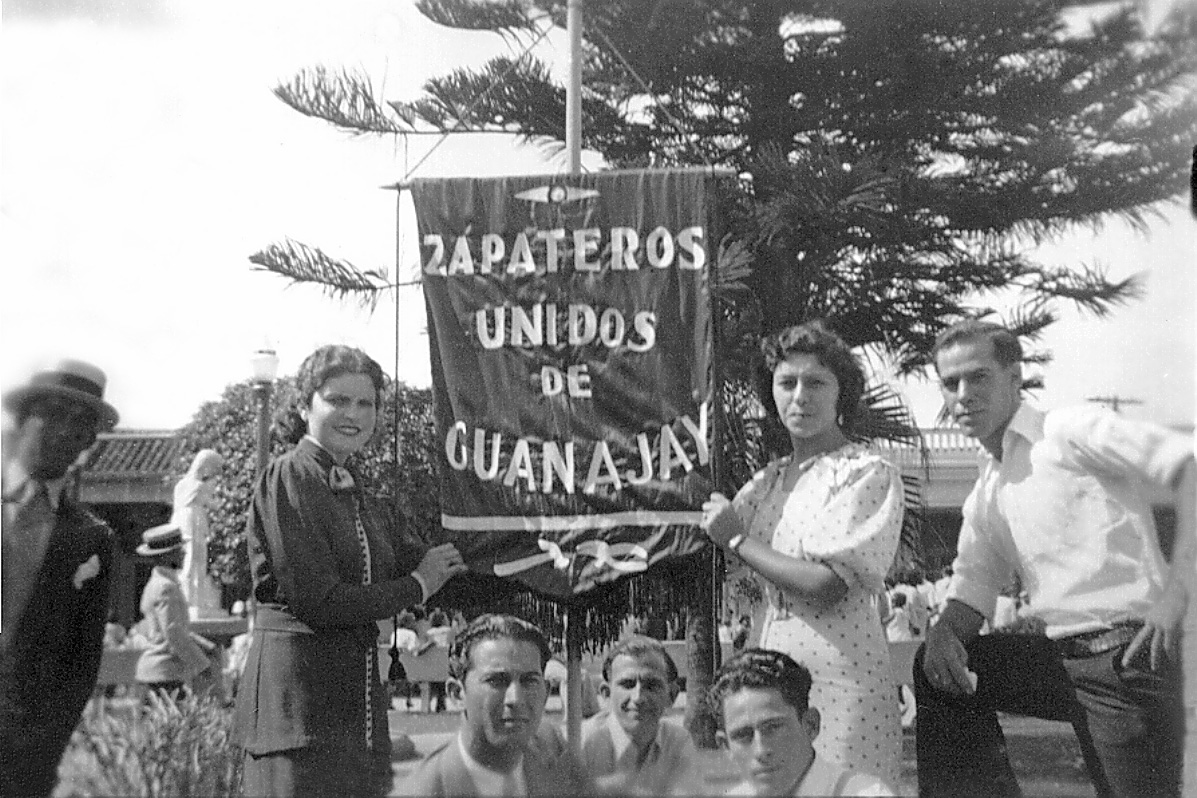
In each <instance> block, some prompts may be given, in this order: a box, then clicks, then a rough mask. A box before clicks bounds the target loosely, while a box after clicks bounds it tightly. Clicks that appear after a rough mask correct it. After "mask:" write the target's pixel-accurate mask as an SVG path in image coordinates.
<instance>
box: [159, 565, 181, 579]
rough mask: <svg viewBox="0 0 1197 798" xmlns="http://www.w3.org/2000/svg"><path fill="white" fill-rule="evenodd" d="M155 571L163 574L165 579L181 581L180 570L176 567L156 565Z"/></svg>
mask: <svg viewBox="0 0 1197 798" xmlns="http://www.w3.org/2000/svg"><path fill="white" fill-rule="evenodd" d="M154 573H156V574H158V575H160V576H162V577H163V578H164V579H169V580H170V581H172V582H178V581H179V572H178V571H177V570H175V569H174V568H167V567H166V566H165V565H155V566H154Z"/></svg>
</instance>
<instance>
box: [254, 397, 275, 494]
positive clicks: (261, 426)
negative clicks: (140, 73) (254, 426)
mask: <svg viewBox="0 0 1197 798" xmlns="http://www.w3.org/2000/svg"><path fill="white" fill-rule="evenodd" d="M273 387H274V386H273V385H271V384H270V383H269V382H255V383H254V398H255V399H257V402H258V447H257V456H258V460H257V469H256V470H255V472H254V476H255V477H256V478H261V476H262V472H264V471H265V470H266V461H267V460H268V459H269V458H270V394H271V390H272V388H273Z"/></svg>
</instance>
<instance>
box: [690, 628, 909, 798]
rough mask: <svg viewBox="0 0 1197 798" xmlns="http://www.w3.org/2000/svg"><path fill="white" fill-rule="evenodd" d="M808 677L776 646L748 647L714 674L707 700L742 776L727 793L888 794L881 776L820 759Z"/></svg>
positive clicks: (718, 735) (816, 713)
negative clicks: (856, 771) (848, 769)
mask: <svg viewBox="0 0 1197 798" xmlns="http://www.w3.org/2000/svg"><path fill="white" fill-rule="evenodd" d="M810 687H811V677H810V671H808V670H807V669H806V668H805V667H803V666H802V665H799V664H798V663H797V662H795V661H794V660H793V659H791V658H790V657H789V656H788V655H786V654H783V653H781V652H780V651H767V650H764V649H759V648H750V649H748V650H747V651H745V652H743V653H742V654H739V655H737V656H736V657H734V658H732V659H731V660H729V661H728V662H727V663H725V664H724V665H723V667H722V668H720V669H719V672H718V673H717V674H715V684H714V685H713V686H712V687H711V691H710V694H709V698H708V701H709V703H710V707H711V711H712V712H713V713H714V714H715V720H716V724H717V726H718V729H719V731H718V732H716V739H718V741H719V743H720V745H722V746H724V747H726V748H727V750H728V752H729V753H730V754H731V758H732V761H733V762H734V763H735V765H736V767H737V769H738V770H739V771H740V777H741V778H742V779H743V780H742V781H741V782H740V783H739V784H737V785H736V786H734V787H733V788H732V789H731V790H730V791H728V793H727V795H754V796H764V795H775V796H815V795H818V796H842V795H873V796H892V795H896V793H895V792H894V791H893V790H892V789H891V788H890V786H889V785H888V784H886V783H885V782H883V781H881V780H880V779H878V778H876V777H874V776H870V775H868V774H864V773H852V772H850V771H847V770H845V769H843V768H842V767H839V766H838V765H834V764H832V763H831V762H826V761H823V760H821V759H819V758H818V757H817V756H816V755H815V747H814V742H815V738H816V737H818V736H819V722H820V720H819V711H818V710H817V709H815V708H814V707H812V706H810V704H809V701H810Z"/></svg>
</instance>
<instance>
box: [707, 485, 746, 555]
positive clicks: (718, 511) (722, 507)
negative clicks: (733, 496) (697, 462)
mask: <svg viewBox="0 0 1197 798" xmlns="http://www.w3.org/2000/svg"><path fill="white" fill-rule="evenodd" d="M702 527H703V529H704V530H705V531H706V533H707V537H709V538H710V539H711V542H712V543H714V544H715V545H716V546H719V547H720V548H727V543H728V541H730V540H731V539H732V538H734V537H735V536H736V535H742V534H744V522H743V521H741V520H740V516H739V514H738V513H737V512H736V509H735V508H734V507H732V503H731V501H730V500H729V499H728V498H727V497H726V496H724V495H723V494H722V493H719V492H718V491H716V492H714V493H712V494H711V498H709V499H707V500H706V501H705V502H703V505H702Z"/></svg>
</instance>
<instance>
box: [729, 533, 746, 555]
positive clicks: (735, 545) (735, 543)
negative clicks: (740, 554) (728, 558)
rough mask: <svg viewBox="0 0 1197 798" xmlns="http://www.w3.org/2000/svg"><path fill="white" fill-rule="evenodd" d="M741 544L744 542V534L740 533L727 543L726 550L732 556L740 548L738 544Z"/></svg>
mask: <svg viewBox="0 0 1197 798" xmlns="http://www.w3.org/2000/svg"><path fill="white" fill-rule="evenodd" d="M743 542H744V533H743V532H741V533H740V534H738V535H735V536H733V537H732V539H731V540H729V541H728V542H727V550H728V551H730V552H731V553H732V554H735V553H736V549H738V548H740V544H741V543H743Z"/></svg>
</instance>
